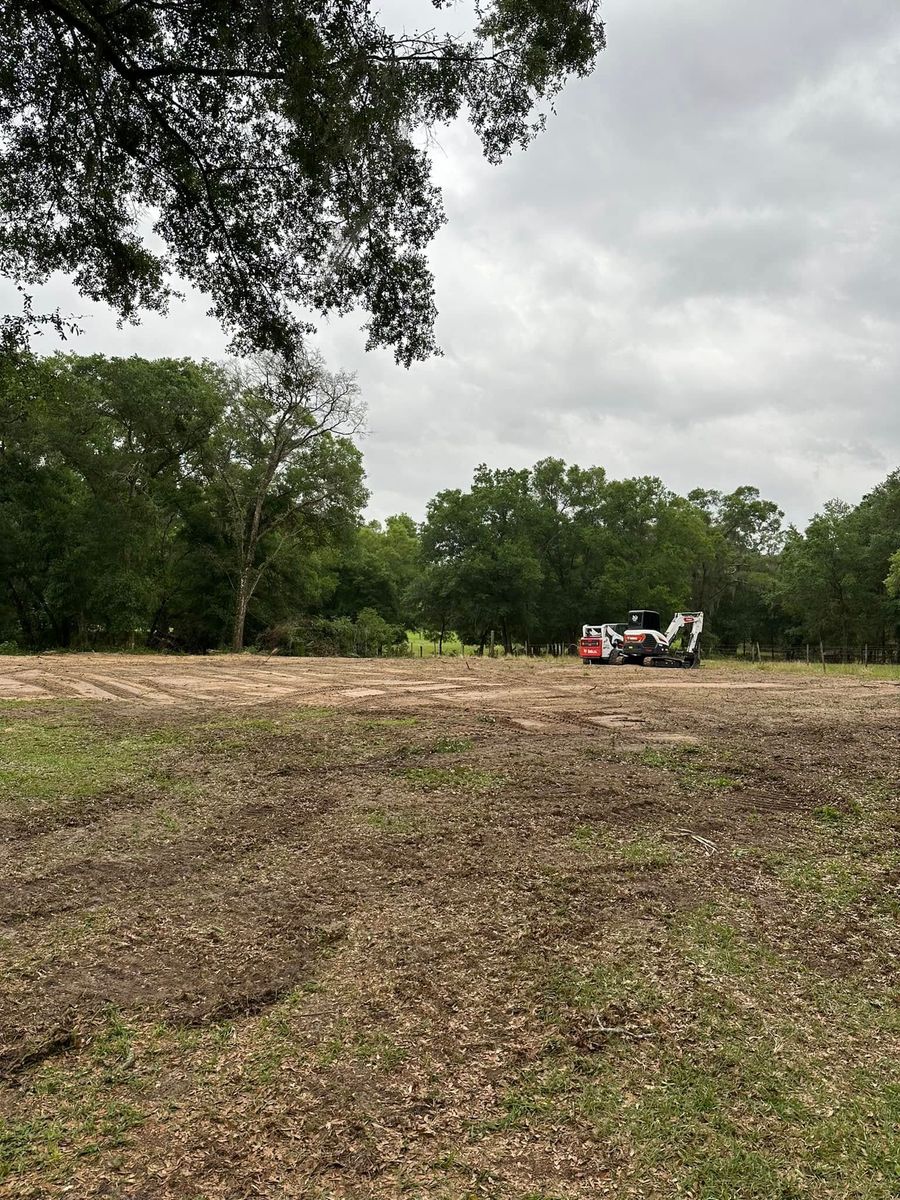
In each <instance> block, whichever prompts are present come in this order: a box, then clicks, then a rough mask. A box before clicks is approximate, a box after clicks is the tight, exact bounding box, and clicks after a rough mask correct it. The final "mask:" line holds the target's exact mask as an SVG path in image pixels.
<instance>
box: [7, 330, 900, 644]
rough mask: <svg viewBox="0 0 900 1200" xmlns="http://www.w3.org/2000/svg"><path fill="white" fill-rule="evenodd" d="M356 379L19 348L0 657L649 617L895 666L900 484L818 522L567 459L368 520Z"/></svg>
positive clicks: (533, 628)
mask: <svg viewBox="0 0 900 1200" xmlns="http://www.w3.org/2000/svg"><path fill="white" fill-rule="evenodd" d="M363 418H364V413H363V408H362V405H361V401H360V397H359V392H358V388H357V385H356V382H355V380H354V379H353V378H352V377H351V376H348V375H346V374H343V373H340V372H338V373H332V372H329V371H328V370H327V369H326V367H325V365H324V363H323V362H322V361H321V360H320V359H319V358H317V357H316V356H315V355H312V354H305V355H300V356H298V357H294V358H293V359H291V360H285V359H283V358H277V357H275V356H272V355H257V356H255V357H252V358H248V359H244V360H240V361H237V362H234V363H231V364H225V365H223V364H214V363H208V362H204V363H197V362H193V361H190V360H186V359H178V360H176V359H157V360H152V361H150V360H145V359H140V358H129V359H116V358H105V357H103V356H97V355H95V356H79V355H71V354H70V355H56V356H53V357H44V358H40V357H37V356H36V355H34V354H32V353H30V352H29V351H27V350H25V349H22V348H21V347H20V348H18V349H17V350H15V351H9V352H7V353H5V354H4V355H3V356H2V357H0V644H3V645H4V646H5V647H6V648H7V649H15V648H20V649H23V650H35V649H43V648H48V647H63V648H67V647H71V648H85V647H99V646H109V647H129V648H138V647H147V648H150V649H154V648H155V649H171V650H185V651H204V650H208V649H212V648H218V647H230V648H232V649H236V650H237V649H241V648H243V647H244V646H245V645H254V646H257V647H260V648H262V649H265V650H267V651H274V650H279V651H280V652H282V653H344V654H347V653H362V654H371V653H380V652H383V651H388V650H391V649H392V648H393V649H394V650H395V651H400V650H402V649H403V648H404V647H405V645H406V631H407V630H412V629H419V630H423V631H425V632H426V633H427V634H429V635H430V636H431V637H432V638H433V639H434V640H435V641H436V643H438V645H440V644H441V643H442V641H443V639H444V638H445V637H446V636H447V635H448V634H450V633H451V632H453V633H456V634H458V636H459V637H460V638H461V639H462V640H463V641H464V642H465V643H466V644H469V645H475V646H477V647H481V648H483V647H484V646H485V645H487V644H488V643H489V642H490V641H492V640H493V639H496V641H497V642H498V643H499V644H501V645H503V646H504V647H505V649H506V650H507V651H509V652H511V651H513V650H514V649H517V648H525V647H535V648H539V647H542V646H548V645H558V646H567V645H569V644H571V643H572V642H573V641H574V640H575V639H576V637H577V636H578V633H579V631H580V627H581V625H582V624H583V623H585V622H595V621H607V620H621V619H622V617H623V616H624V614H625V612H626V610H627V609H628V608H629V607H631V606H634V605H640V606H641V607H646V608H653V609H657V610H659V611H660V612H661V613H662V614H663V617H664V619H667V618H668V616H669V615H670V614H671V613H672V612H673V611H676V610H678V609H684V608H702V609H704V610H705V612H706V613H707V614H708V624H707V629H708V631H709V639H708V641H707V644H718V645H719V646H722V647H739V646H744V647H748V646H750V647H752V646H757V645H762V646H764V647H776V646H777V647H778V648H779V649H780V650H782V651H788V652H795V653H800V652H801V649H802V647H803V645H804V643H805V644H809V643H812V644H813V645H814V646H815V647H816V648H818V646H819V645H820V644H821V645H823V646H826V647H828V648H830V649H832V650H833V651H834V652H836V653H838V654H839V655H840V656H841V657H851V656H856V655H858V654H859V653H860V652H861V650H862V648H863V647H864V646H865V647H867V652H868V653H869V654H870V655H871V657H873V658H878V657H887V658H890V657H891V656H894V657H896V655H897V649H898V642H900V470H898V471H895V472H893V473H892V474H891V475H889V476H888V477H887V479H885V480H884V482H883V483H881V484H879V485H878V486H877V487H876V488H874V489H873V491H872V492H871V493H870V494H869V495H867V496H866V497H864V498H863V500H862V501H861V502H860V503H859V504H858V505H856V506H855V507H854V506H850V505H848V504H845V503H843V502H841V501H838V500H832V501H829V502H828V503H827V504H825V506H824V507H823V509H822V511H821V512H820V513H819V514H817V515H816V516H815V517H814V518H813V519H812V520H811V521H810V523H809V525H808V526H807V528H806V529H805V530H803V531H800V530H798V529H795V528H794V527H792V526H790V525H786V524H785V521H784V514H783V513H782V512H781V510H780V509H779V508H778V506H777V504H775V503H774V502H773V501H771V500H768V499H765V498H763V497H761V496H760V494H759V492H758V490H757V489H756V488H754V487H750V486H742V487H738V488H737V489H735V490H734V491H732V492H729V493H722V492H717V491H709V490H703V489H697V490H694V491H692V492H690V493H689V494H688V495H687V496H681V495H678V494H676V493H675V492H673V491H671V490H670V489H669V488H667V487H666V486H665V484H664V483H663V482H662V481H661V480H660V479H657V478H655V477H651V476H641V477H637V478H631V479H621V480H616V479H610V478H608V477H607V475H606V473H605V471H604V470H603V468H602V467H587V468H584V467H580V466H575V465H567V464H565V463H564V462H562V461H561V460H559V459H556V458H547V459H544V460H543V461H541V462H539V463H537V464H535V466H533V467H532V468H529V469H526V470H509V469H500V470H494V469H489V468H488V467H485V466H480V467H478V469H477V470H476V471H475V475H474V478H473V481H472V484H471V487H469V488H468V489H450V490H445V491H442V492H440V493H438V495H436V496H435V497H434V498H433V499H432V500H431V502H430V503H429V504H428V507H427V512H426V517H425V520H424V521H423V522H422V523H421V524H420V525H417V524H416V523H415V522H414V521H413V520H412V519H411V518H410V517H409V516H407V515H405V514H400V515H397V516H394V517H390V518H388V519H387V520H386V521H385V522H383V523H379V522H373V521H370V522H366V521H365V520H364V519H363V510H364V508H365V505H366V502H367V500H368V493H367V491H366V488H365V484H364V471H363V462H362V456H361V454H360V451H359V449H358V447H357V445H356V443H355V441H354V435H355V434H356V433H358V432H359V430H360V428H361V426H362V422H363Z"/></svg>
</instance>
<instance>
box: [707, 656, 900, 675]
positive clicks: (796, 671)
mask: <svg viewBox="0 0 900 1200" xmlns="http://www.w3.org/2000/svg"><path fill="white" fill-rule="evenodd" d="M703 661H704V663H705V664H706V665H708V666H710V667H732V668H736V669H738V670H741V671H748V672H754V673H759V674H763V675H766V674H770V673H772V672H787V673H788V674H791V675H804V676H809V675H819V676H821V675H822V674H823V671H822V664H821V662H816V661H815V660H813V661H812V662H809V663H806V662H766V661H765V660H763V661H762V662H747V661H746V660H744V659H739V658H717V657H716V656H715V654H710V655H706V656H704V659H703ZM824 674H826V675H849V676H852V677H853V678H856V679H900V664H897V665H890V664H881V663H874V664H871V665H869V666H863V664H862V663H826V664H825V671H824Z"/></svg>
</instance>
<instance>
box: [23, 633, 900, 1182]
mask: <svg viewBox="0 0 900 1200" xmlns="http://www.w3.org/2000/svg"><path fill="white" fill-rule="evenodd" d="M898 764H900V681H898V680H897V679H896V678H891V677H889V675H887V674H883V673H858V674H855V675H850V674H838V673H829V674H827V675H824V676H823V675H822V673H821V672H819V673H816V672H815V671H800V670H797V669H794V668H792V669H786V670H780V669H778V668H770V669H766V670H765V671H752V670H747V669H746V668H728V667H719V666H712V667H711V666H705V667H704V668H703V669H702V670H701V671H662V670H642V669H630V668H613V669H609V668H605V669H598V668H591V669H585V668H583V667H581V666H580V665H579V664H578V663H574V662H566V663H560V664H553V663H547V662H534V661H525V660H521V659H518V660H509V661H504V660H494V661H491V660H473V659H469V658H466V659H462V658H455V659H444V660H440V659H433V658H429V657H425V658H424V659H422V660H419V659H413V660H396V659H395V660H390V659H385V660H376V661H371V660H325V659H318V660H315V659H278V658H270V659H268V660H265V659H262V658H256V657H251V656H242V657H232V656H221V657H209V658H176V657H170V658H154V657H150V656H146V655H144V656H114V655H99V654H93V655H77V656H76V655H48V656H44V657H41V658H4V659H2V660H0V855H2V859H0V864H2V866H0V869H2V874H0V878H2V882H3V887H2V890H0V1196H4V1197H6V1196H9V1197H16V1198H19V1197H59V1198H63V1197H78V1198H79V1200H80V1198H81V1197H104V1198H115V1200H225V1198H228V1200H244V1198H245V1197H272V1198H273V1200H274V1198H280V1197H291V1198H298V1200H345V1198H354V1200H356V1198H359V1200H363V1198H366V1200H368V1198H373V1200H389V1198H390V1200H393V1198H394V1197H408V1198H411V1200H594V1198H596V1197H611V1198H612V1197H615V1198H616V1200H618V1198H620V1197H636V1198H638V1200H670V1198H672V1197H687V1198H691V1200H810V1198H811V1200H819V1198H822V1200H824V1198H826V1197H827V1198H833V1200H889V1198H893V1197H896V1196H897V1195H898V1194H900V1134H898V1130H900V1005H898V1000H900V990H898V969H900V767H898Z"/></svg>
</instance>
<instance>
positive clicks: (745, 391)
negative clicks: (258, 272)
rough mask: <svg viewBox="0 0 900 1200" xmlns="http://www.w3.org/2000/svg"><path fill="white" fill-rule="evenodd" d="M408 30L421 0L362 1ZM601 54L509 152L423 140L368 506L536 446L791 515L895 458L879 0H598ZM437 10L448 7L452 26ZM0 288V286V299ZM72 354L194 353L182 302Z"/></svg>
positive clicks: (886, 34) (213, 336) (346, 345)
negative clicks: (419, 276) (425, 245)
mask: <svg viewBox="0 0 900 1200" xmlns="http://www.w3.org/2000/svg"><path fill="white" fill-rule="evenodd" d="M383 7H384V9H385V10H386V11H388V10H389V11H390V14H391V18H392V19H394V20H399V19H401V18H402V17H403V16H404V15H405V16H407V18H408V23H409V24H411V25H415V24H417V22H416V20H415V16H416V15H417V14H421V21H420V22H418V23H424V24H430V23H433V21H434V16H433V12H432V10H431V9H430V7H429V6H428V4H427V3H426V2H425V0H391V3H390V4H388V3H387V0H386V2H385V4H384V5H383ZM603 11H604V18H605V20H606V24H607V39H608V48H607V50H606V51H605V52H604V53H603V54H602V55H601V56H600V59H599V62H598V65H597V68H596V70H595V71H594V73H593V75H592V76H591V77H590V78H589V79H587V80H583V81H577V82H575V83H574V84H571V85H570V86H569V87H568V88H567V89H566V91H565V92H564V93H563V95H562V96H561V97H560V98H559V100H558V102H557V113H556V116H555V117H553V118H552V119H551V120H550V122H549V125H548V128H547V131H546V133H545V134H544V135H543V136H542V137H541V138H540V139H539V140H538V141H537V142H536V143H535V144H534V146H533V147H532V148H531V149H530V150H529V151H528V152H527V153H526V154H517V155H516V156H514V157H513V158H511V159H510V160H509V161H507V162H506V163H505V164H504V165H503V166H501V167H489V166H488V165H487V164H486V163H484V161H483V160H482V159H481V157H480V151H479V147H478V145H477V143H476V142H475V140H474V139H473V138H472V137H471V135H469V134H468V133H467V132H466V130H465V129H464V128H462V127H454V128H452V129H449V130H445V131H443V132H441V133H439V135H438V141H439V145H438V147H437V148H436V149H435V151H434V167H435V175H436V178H437V180H438V181H439V182H440V183H441V185H442V186H443V189H444V199H445V204H446V208H447V213H448V217H449V223H448V225H447V227H446V228H445V229H444V230H443V231H442V233H441V234H440V235H439V237H438V239H437V241H436V242H435V244H434V247H433V252H432V264H433V269H434V273H435V279H436V286H437V302H438V308H439V310H440V319H439V322H438V337H439V341H440V343H441V345H442V346H443V348H444V351H445V355H444V357H443V358H442V359H438V360H434V361H431V362H428V363H425V364H418V365H416V366H414V367H413V368H412V369H411V370H410V371H408V372H407V371H404V370H403V369H402V368H400V367H397V366H395V365H394V363H393V360H392V358H391V356H390V355H389V354H387V353H383V352H376V353H373V354H365V353H364V352H363V349H362V345H363V340H364V339H363V336H362V335H361V334H360V333H359V332H358V326H359V325H360V324H361V321H362V318H361V317H360V316H357V317H356V318H350V319H347V320H344V321H340V322H332V323H330V324H323V325H322V326H321V328H320V337H319V341H320V344H321V346H322V348H323V350H324V351H325V354H326V356H327V357H328V360H329V363H330V365H332V366H333V367H335V368H336V367H347V368H351V369H354V370H356V371H357V372H358V375H359V380H360V383H361V385H362V388H363V393H364V395H365V398H366V400H367V402H368V405H369V426H370V433H369V435H368V436H367V438H366V440H365V441H364V443H363V450H364V453H365V459H366V466H367V471H368V478H369V487H370V488H371V490H372V503H371V513H372V515H374V516H384V515H387V514H388V513H391V512H396V511H401V510H405V511H407V512H409V513H411V514H412V515H413V516H415V517H416V518H420V517H421V516H422V515H423V514H424V509H425V504H426V502H427V500H428V499H429V497H430V496H432V495H433V494H434V493H435V492H436V491H438V490H439V489H442V488H447V487H462V486H466V484H467V483H468V482H469V480H470V479H471V475H472V470H473V468H474V467H475V466H476V465H477V464H478V463H479V462H487V463H488V464H490V465H492V466H516V467H523V466H527V465H529V464H531V463H534V462H535V461H537V460H538V459H540V458H543V457H546V456H548V455H556V456H559V457H561V458H564V459H566V460H567V461H569V462H578V463H580V464H582V465H584V466H587V465H593V464H600V465H602V466H604V467H605V468H606V470H607V472H608V474H610V475H612V476H615V477H621V476H624V475H631V474H654V475H659V476H661V477H662V478H663V479H664V480H665V481H666V483H668V484H669V485H670V486H671V487H673V488H674V489H676V490H678V491H687V490H689V489H690V488H692V487H696V486H705V487H716V488H722V489H727V490H730V489H732V488H734V487H737V486H738V485H740V484H744V483H751V484H755V485H756V486H758V487H759V488H760V489H761V491H762V492H763V494H764V495H766V496H767V497H771V498H772V499H774V500H776V501H778V503H779V504H780V505H781V506H782V507H783V508H784V509H785V510H786V512H787V514H788V516H789V518H790V519H792V520H794V521H797V522H803V521H804V520H805V519H806V518H808V517H809V516H810V515H811V514H812V513H813V512H814V511H815V510H816V509H818V508H820V507H821V505H822V503H823V502H824V501H825V500H827V499H828V498H829V497H831V496H841V497H843V498H845V499H848V500H850V501H854V502H855V501H857V500H858V499H859V498H860V496H861V495H862V494H863V493H864V492H865V491H867V490H868V489H869V488H871V487H872V486H873V485H874V484H875V483H877V482H878V481H879V480H881V479H883V478H884V476H885V475H887V474H888V472H889V471H891V470H892V469H894V468H895V467H897V466H898V465H900V403H898V394H900V315H898V314H900V5H898V4H897V0H816V2H815V3H813V2H812V0H757V3H756V4H754V5H753V6H749V7H748V6H747V5H746V4H745V3H738V2H737V0H679V3H677V4H673V3H672V2H671V0H607V2H606V4H605V5H604V10H603ZM453 19H456V20H457V21H459V20H460V13H459V12H457V13H456V14H451V17H450V20H451V22H452V20H453ZM9 295H10V289H9V288H8V287H5V288H3V289H2V290H0V301H2V300H6V299H7V298H8V297H9ZM48 298H49V299H50V300H52V302H53V303H54V304H55V303H61V304H62V305H63V307H64V308H67V309H69V310H70V311H76V312H79V313H86V314H88V315H87V319H86V320H85V322H84V334H83V336H82V337H81V338H80V339H79V341H78V343H77V347H76V348H77V349H79V350H80V351H82V352H93V351H95V350H98V351H104V352H106V353H108V354H129V353H139V354H145V355H150V356H155V355H182V354H191V355H195V356H198V357H199V356H210V357H220V356H221V355H222V354H223V353H224V347H225V339H224V338H223V336H222V334H221V332H220V331H219V329H218V328H217V326H216V325H215V323H214V322H212V321H211V320H210V319H209V318H206V317H205V316H204V309H205V307H206V305H205V303H204V300H203V298H202V297H198V296H193V297H190V298H189V299H188V300H187V301H186V302H185V303H184V304H179V305H175V306H173V309H172V312H171V314H170V317H169V319H168V320H163V319H161V318H157V317H148V318H146V319H145V320H144V322H143V324H142V325H141V326H140V327H138V328H134V327H126V328H125V329H123V330H117V329H116V327H115V321H114V319H112V318H111V317H110V316H109V315H108V314H107V313H106V312H105V311H103V310H101V309H99V308H92V307H91V306H90V305H87V304H86V303H85V302H84V301H82V300H79V299H75V298H74V295H73V293H71V292H69V291H67V289H66V288H65V287H64V286H61V285H54V286H53V287H52V288H51V289H47V294H46V295H45V296H44V297H42V301H43V302H44V303H46V301H47V299H48Z"/></svg>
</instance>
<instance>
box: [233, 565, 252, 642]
mask: <svg viewBox="0 0 900 1200" xmlns="http://www.w3.org/2000/svg"><path fill="white" fill-rule="evenodd" d="M249 604H250V580H249V578H248V573H247V572H246V571H242V572H241V576H240V581H239V583H238V590H237V596H236V597H235V601H234V625H233V626H232V632H231V649H232V651H233V653H235V654H240V652H241V651H242V650H243V648H244V626H245V625H246V624H247V608H248V606H249Z"/></svg>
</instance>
